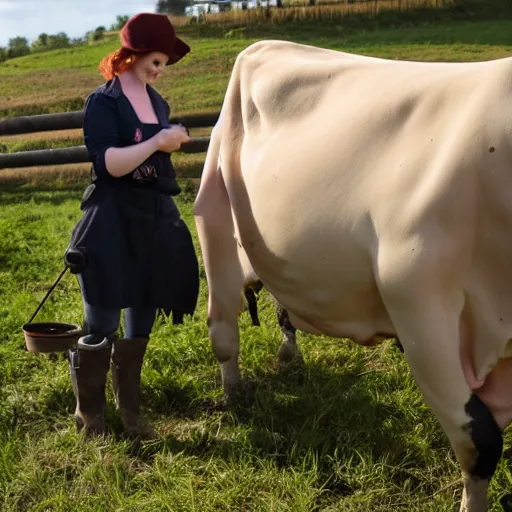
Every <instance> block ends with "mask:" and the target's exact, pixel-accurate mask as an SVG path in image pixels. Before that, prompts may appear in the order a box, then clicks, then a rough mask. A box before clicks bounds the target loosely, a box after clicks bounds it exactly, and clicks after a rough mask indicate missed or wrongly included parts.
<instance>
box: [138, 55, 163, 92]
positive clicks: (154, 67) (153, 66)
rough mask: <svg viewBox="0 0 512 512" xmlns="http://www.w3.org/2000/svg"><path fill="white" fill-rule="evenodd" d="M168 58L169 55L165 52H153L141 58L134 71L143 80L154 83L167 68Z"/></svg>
mask: <svg viewBox="0 0 512 512" xmlns="http://www.w3.org/2000/svg"><path fill="white" fill-rule="evenodd" d="M168 60H169V57H167V55H165V53H160V52H151V53H149V54H148V55H145V56H144V57H142V58H141V59H139V60H138V61H137V62H136V63H135V65H134V66H133V68H132V71H133V73H134V75H135V76H136V77H137V78H138V79H139V80H140V81H141V82H143V83H146V84H152V83H154V82H155V81H156V80H157V78H158V77H159V76H160V74H161V73H162V71H163V70H164V69H165V65H166V64H167V61H168Z"/></svg>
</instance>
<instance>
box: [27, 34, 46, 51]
mask: <svg viewBox="0 0 512 512" xmlns="http://www.w3.org/2000/svg"><path fill="white" fill-rule="evenodd" d="M31 46H32V49H33V50H42V49H46V48H47V46H48V34H46V33H45V32H43V33H41V34H39V36H38V38H37V39H36V40H35V41H32V45H31Z"/></svg>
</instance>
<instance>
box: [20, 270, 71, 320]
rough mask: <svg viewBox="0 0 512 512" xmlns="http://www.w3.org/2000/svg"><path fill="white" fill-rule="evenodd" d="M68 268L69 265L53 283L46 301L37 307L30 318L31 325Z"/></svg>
mask: <svg viewBox="0 0 512 512" xmlns="http://www.w3.org/2000/svg"><path fill="white" fill-rule="evenodd" d="M68 268H69V267H68V266H67V265H66V266H65V267H64V270H63V271H62V272H61V273H60V276H59V277H58V278H57V280H56V281H55V283H53V285H52V287H51V288H50V289H49V290H48V292H47V293H46V295H45V296H44V299H43V300H42V301H41V302H40V303H39V306H37V309H36V310H35V311H34V314H33V315H32V317H31V318H30V320H29V321H28V323H29V324H31V323H32V320H34V318H35V317H36V315H37V313H39V310H40V309H41V308H42V307H43V305H44V303H45V302H46V299H47V298H48V297H49V296H50V294H51V293H52V292H53V290H54V289H55V287H56V286H57V285H58V284H59V281H60V280H61V279H62V277H63V276H64V274H65V273H66V272H67V270H68Z"/></svg>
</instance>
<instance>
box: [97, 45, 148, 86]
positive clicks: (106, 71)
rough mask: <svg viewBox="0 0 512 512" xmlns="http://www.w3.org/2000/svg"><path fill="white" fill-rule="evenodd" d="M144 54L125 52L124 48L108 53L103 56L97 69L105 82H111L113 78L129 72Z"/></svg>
mask: <svg viewBox="0 0 512 512" xmlns="http://www.w3.org/2000/svg"><path fill="white" fill-rule="evenodd" d="M144 55H145V54H143V53H140V52H134V51H132V50H127V49H126V48H119V49H118V50H116V51H115V52H112V53H109V54H108V55H107V56H105V57H104V58H103V59H102V61H101V62H100V65H99V66H98V69H99V70H100V73H101V75H102V76H103V78H105V79H106V80H112V78H114V76H116V75H119V74H121V73H124V72H125V71H129V70H130V69H131V68H133V66H134V65H135V63H136V62H137V61H138V60H139V59H140V58H141V57H143V56H144Z"/></svg>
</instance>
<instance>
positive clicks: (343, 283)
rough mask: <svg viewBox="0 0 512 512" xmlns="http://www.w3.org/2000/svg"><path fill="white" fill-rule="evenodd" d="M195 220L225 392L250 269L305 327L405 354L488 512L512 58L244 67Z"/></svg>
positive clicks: (501, 376) (505, 342) (507, 285)
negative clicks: (384, 344)
mask: <svg viewBox="0 0 512 512" xmlns="http://www.w3.org/2000/svg"><path fill="white" fill-rule="evenodd" d="M195 216H196V223H197V228H198V231H199V236H200V243H201V249H202V252H203V258H204V264H205V268H206V274H207V279H208V286H209V313H208V321H209V335H210V338H211V341H212V345H213V350H214V353H215V355H216V357H217V360H218V361H219V363H220V365H221V368H222V373H223V384H224V389H225V392H226V394H227V395H228V396H229V395H230V394H232V393H233V391H234V389H235V387H236V385H237V384H238V382H239V378H240V377H239V369H238V342H239V335H238V326H237V312H238V310H239V308H240V301H241V291H242V289H243V285H244V281H245V280H246V279H247V277H246V276H247V275H250V274H251V269H253V270H254V273H255V274H256V275H257V276H258V277H259V278H260V279H261V280H262V282H263V283H264V285H265V287H266V288H267V289H268V290H269V292H270V293H271V294H272V295H273V296H274V297H275V298H276V299H277V300H278V301H279V303H280V304H282V305H283V307H284V308H286V309H287V310H288V311H289V314H290V319H291V321H292V322H293V324H294V325H295V326H296V327H297V328H299V329H302V330H305V331H309V332H312V333H323V334H325V335H328V336H333V337H340V338H341V337H349V338H351V339H353V340H354V341H356V342H358V343H361V344H365V345H366V344H369V343H373V342H374V341H375V340H376V339H377V337H378V335H381V334H383V335H388V336H389V335H395V336H397V337H398V338H399V339H400V341H401V343H402V345H403V347H404V351H405V357H406V358H407V361H408V364H409V365H410V369H411V371H412V374H413V376H414V378H415V380H416V382H417V384H418V386H419V387H420V388H421V391H422V393H423V396H424V398H425V400H426V402H427V403H428V404H429V405H430V407H431V408H432V409H433V411H434V412H435V414H436V416H437V418H438V419H439V421H440V423H441V424H442V427H443V429H444V431H445V432H446V434H447V436H448V438H449V440H450V442H451V445H452V447H453V449H454V451H455V453H456V456H457V458H458V460H459V462H460V465H461V468H462V471H463V475H464V495H463V500H462V505H461V509H460V510H461V511H466V512H482V511H485V510H487V509H488V505H487V488H488V483H489V480H490V478H491V477H492V475H493V473H494V471H495V468H496V464H497V462H498V461H499V458H500V456H501V451H502V431H503V429H504V428H505V427H506V426H507V425H508V424H509V423H510V421H511V420H512V365H511V361H512V359H510V358H509V357H510V356H511V355H512V351H511V348H512V344H511V343H510V341H509V340H510V339H511V338H512V59H502V60H496V61H491V62H479V63H418V62H400V61H390V60H381V59H375V58H368V57H362V56H357V55H350V54H346V53H340V52H335V51H330V50H324V49H319V48H314V47H308V46H302V45H297V44H293V43H288V42H280V41H268V42H260V43H257V44H254V45H252V46H250V47H249V48H247V49H246V50H244V51H243V52H242V53H241V54H240V55H239V57H238V59H237V61H236V64H235V66H234V69H233V73H232V76H231V80H230V82H229V86H228V89H227V93H226V97H225V101H224V105H223V107H222V112H221V116H220V119H219V123H218V124H217V126H216V127H215V129H214V131H213V134H212V139H211V145H210V148H209V151H208V155H207V159H206V163H205V168H204V173H203V177H202V181H201V187H200V190H199V193H198V196H197V199H196V203H195Z"/></svg>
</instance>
